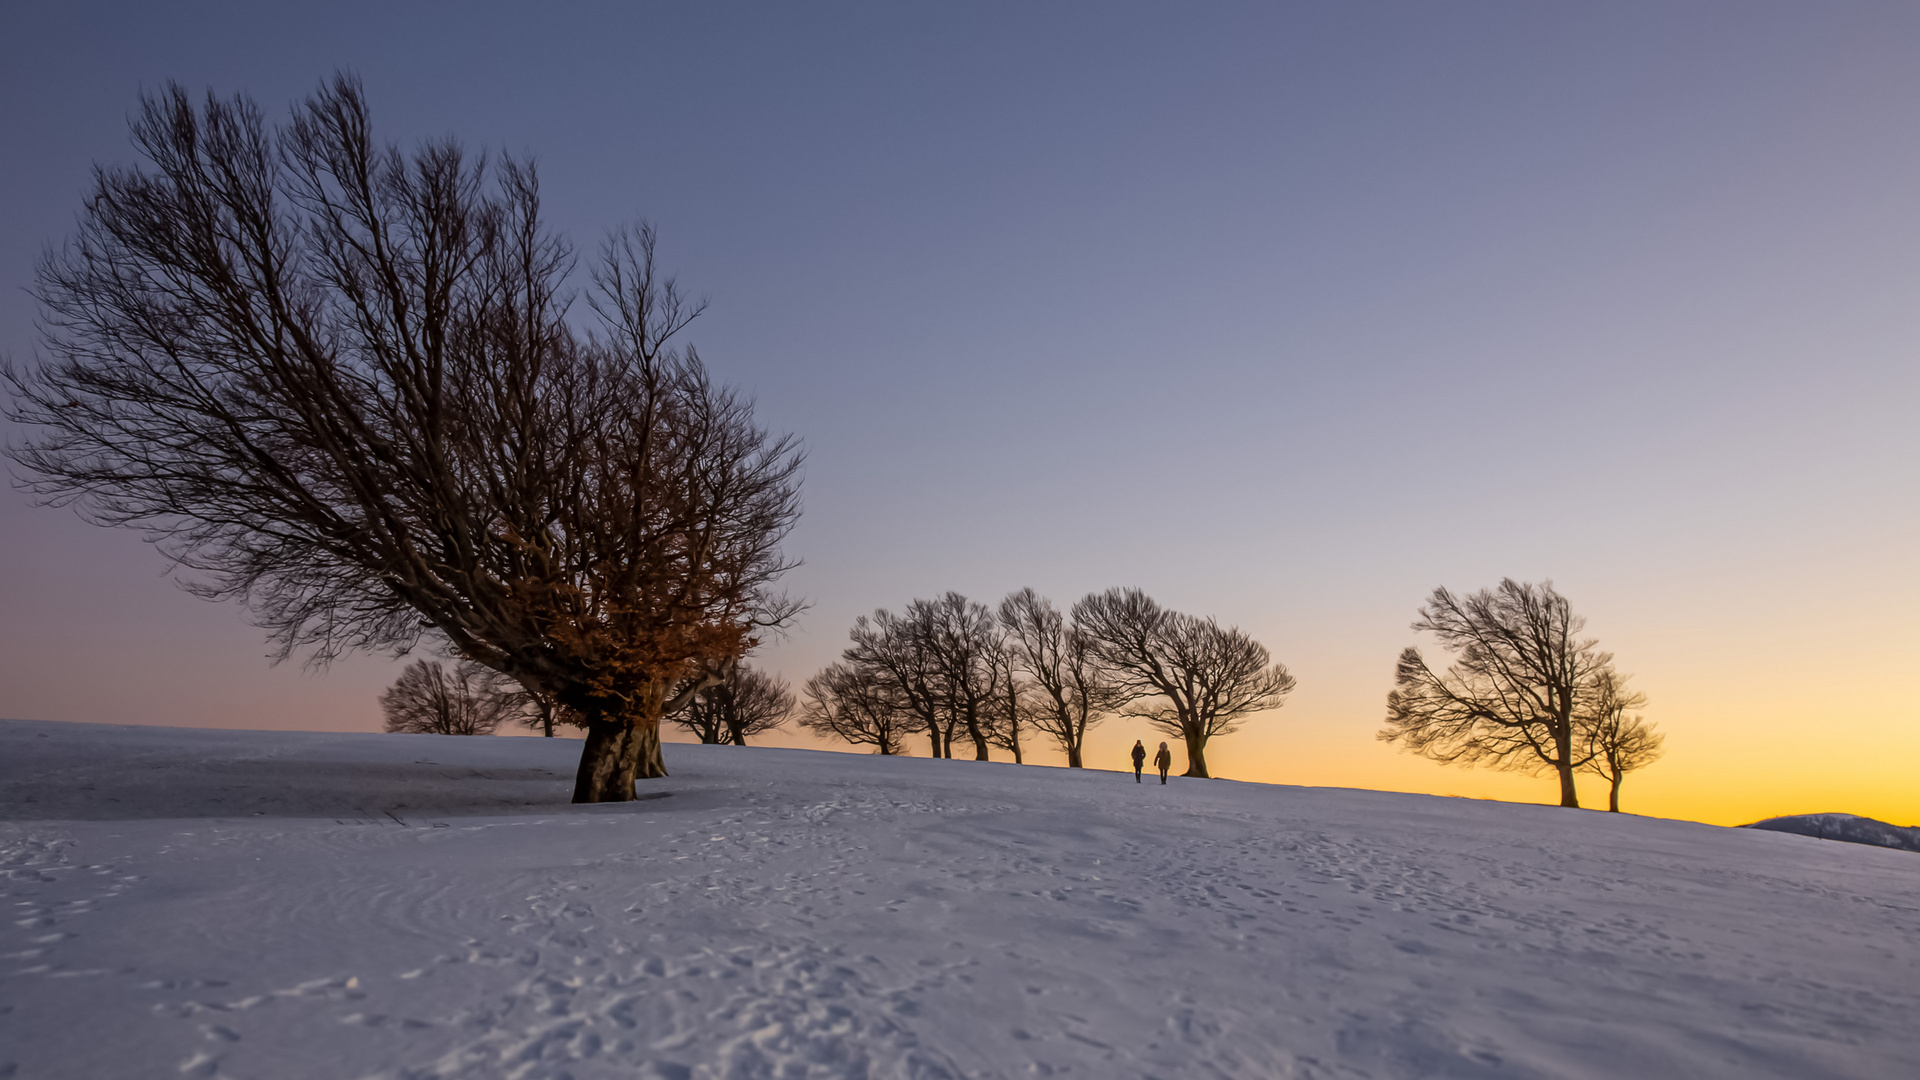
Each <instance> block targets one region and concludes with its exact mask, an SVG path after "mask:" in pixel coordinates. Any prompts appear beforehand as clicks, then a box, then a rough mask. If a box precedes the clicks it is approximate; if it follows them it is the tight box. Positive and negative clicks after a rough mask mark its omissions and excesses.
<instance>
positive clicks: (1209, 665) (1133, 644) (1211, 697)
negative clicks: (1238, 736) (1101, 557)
mask: <svg viewBox="0 0 1920 1080" xmlns="http://www.w3.org/2000/svg"><path fill="white" fill-rule="evenodd" d="M1072 618H1073V622H1074V624H1075V625H1076V626H1078V627H1080V628H1081V629H1082V631H1083V632H1084V633H1085V634H1086V635H1087V637H1088V639H1089V641H1090V642H1091V647H1092V652H1093V654H1094V656H1095V658H1096V659H1097V660H1098V661H1099V662H1100V664H1101V665H1102V666H1103V667H1105V668H1106V669H1107V672H1108V673H1109V676H1110V678H1111V680H1112V686H1113V687H1114V691H1115V692H1116V693H1117V694H1118V695H1119V696H1120V697H1121V698H1122V699H1123V700H1125V701H1128V702H1130V704H1129V705H1128V706H1127V707H1126V710H1125V711H1126V714H1127V715H1129V716H1138V717H1141V718H1143V719H1145V720H1146V721H1147V722H1148V723H1150V724H1152V725H1153V726H1154V727H1155V728H1157V729H1159V730H1161V731H1164V732H1166V733H1167V734H1169V735H1172V736H1174V737H1176V738H1179V739H1181V740H1182V741H1184V742H1185V743H1186V747H1187V771H1186V772H1185V773H1183V774H1182V775H1185V776H1197V777H1206V776H1208V775H1210V774H1209V773H1208V772H1207V754H1206V751H1207V742H1208V740H1210V739H1212V738H1214V737H1215V736H1218V735H1228V734H1231V733H1233V732H1234V731H1237V730H1239V728H1240V725H1241V724H1242V723H1243V722H1244V721H1245V719H1246V718H1247V717H1248V716H1250V715H1252V714H1253V713H1257V712H1264V711H1266V710H1268V709H1277V708H1279V707H1280V706H1281V705H1282V704H1283V703H1284V700H1285V698H1286V695H1287V694H1288V693H1290V692H1292V690H1293V687H1294V678H1293V676H1292V675H1290V674H1288V672H1287V669H1286V666H1285V665H1284V664H1278V663H1271V657H1270V656H1269V654H1268V653H1267V650H1266V647H1265V646H1264V645H1261V644H1260V643H1259V642H1257V641H1255V640H1253V638H1251V637H1249V636H1248V635H1247V634H1245V633H1243V632H1242V631H1241V630H1240V629H1239V628H1238V627H1222V626H1220V625H1219V624H1218V623H1216V622H1214V621H1213V620H1212V619H1202V618H1199V617H1197V616H1193V615H1185V614H1182V613H1180V612H1177V611H1167V610H1165V609H1163V608H1161V607H1160V605H1158V604H1156V603H1154V602H1153V600H1152V599H1151V598H1150V597H1148V596H1147V595H1146V594H1145V593H1143V592H1141V591H1140V590H1139V589H1108V590H1107V591H1106V592H1104V593H1093V594H1090V595H1088V596H1087V597H1085V598H1084V599H1082V600H1081V601H1080V602H1079V603H1077V604H1075V605H1074V606H1073V615H1072Z"/></svg>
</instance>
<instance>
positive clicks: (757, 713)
mask: <svg viewBox="0 0 1920 1080" xmlns="http://www.w3.org/2000/svg"><path fill="white" fill-rule="evenodd" d="M793 704H794V702H793V691H792V690H790V689H788V688H787V684H786V681H785V680H784V679H781V678H780V677H778V676H776V675H769V674H767V673H766V672H764V671H761V670H759V669H758V668H753V667H748V666H747V665H745V664H735V665H733V666H732V667H731V668H730V669H729V670H728V672H727V673H726V675H725V677H723V678H722V679H720V681H718V682H715V683H713V684H711V685H709V686H706V687H703V688H701V689H699V690H698V691H696V692H695V693H694V694H693V696H691V697H689V698H687V701H686V704H684V705H682V706H681V707H680V708H679V709H678V710H677V711H675V712H674V713H672V714H671V716H670V717H669V718H670V719H671V720H673V722H674V723H676V724H679V725H680V726H681V727H683V728H685V729H687V730H688V731H690V732H692V733H693V734H695V735H697V736H699V738H700V741H701V742H703V743H712V744H728V745H732V746H745V745H747V736H749V735H760V734H763V733H765V732H768V731H772V730H774V729H775V728H778V727H780V726H781V725H782V724H785V723H786V722H787V717H788V716H789V715H790V714H792V712H793Z"/></svg>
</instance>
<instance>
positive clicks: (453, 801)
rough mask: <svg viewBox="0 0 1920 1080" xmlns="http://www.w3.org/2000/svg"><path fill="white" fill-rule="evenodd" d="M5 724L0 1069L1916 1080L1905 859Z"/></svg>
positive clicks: (974, 773)
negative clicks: (611, 771)
mask: <svg viewBox="0 0 1920 1080" xmlns="http://www.w3.org/2000/svg"><path fill="white" fill-rule="evenodd" d="M577 750H578V744H575V743H570V742H565V741H551V740H542V739H457V738H436V737H430V736H385V735H317V734H304V735H294V734H278V733H254V732H211V731H188V730H164V729H153V728H109V727H91V726H83V725H59V724H39V723H21V722H0V887H3V888H4V891H5V893H6V898H5V902H6V904H7V905H8V910H9V911H11V912H12V914H11V915H10V917H9V918H8V920H7V921H6V922H5V923H4V924H0V954H3V956H4V958H3V959H0V1076H9V1077H17V1078H41V1077H96V1078H110V1077H147V1076H167V1075H186V1076H232V1077H257V1078H299V1077H343V1078H355V1077H383V1078H395V1080H399V1078H429V1077H525V1078H534V1077H572V1078H576V1080H588V1078H597V1077H656V1078H657V1077H676V1078H717V1077H741V1078H747V1077H769V1078H771V1077H781V1078H789V1077H792V1078H798V1077H821V1078H824V1077H869V1078H884V1077H920V1078H948V1077H963V1076H964V1077H1014V1076H1033V1075H1042V1076H1045V1075H1052V1076H1079V1077H1088V1078H1115V1077H1168V1078H1173V1077H1209V1076H1211V1077H1288V1076H1290V1077H1326V1078H1332V1077H1409V1078H1411V1077H1486V1078H1509V1077H1512V1078H1519V1077H1556V1078H1569V1077H1622V1076H1630V1077H1634V1078H1636V1080H1654V1078H1665V1077H1673V1078H1699V1077H1740V1078H1752V1077H1794V1078H1807V1077H1859V1078H1876V1080H1878V1078H1886V1077H1901V1076H1920V1033H1916V1028H1915V1025H1914V1024H1913V1023H1912V1016H1913V1015H1914V1011H1915V1007H1916V1006H1917V1005H1920V979H1917V978H1916V974H1920V968H1917V967H1916V962H1917V961H1920V862H1916V861H1915V860H1914V859H1913V857H1912V856H1911V855H1909V854H1906V853H1903V852H1895V851H1881V850H1876V849H1872V848H1865V847H1855V846H1849V845H1838V844H1826V843H1821V842H1819V841H1816V840H1811V839H1808V838H1805V837H1800V836H1792V835H1784V834H1779V833H1769V832H1760V831H1754V830H1742V829H1721V828H1714V827H1710V826H1704V825H1696V824H1689V823H1684V822H1672V821H1659V820H1649V819H1638V818H1632V817H1622V816H1616V815H1607V814H1600V813H1591V812H1580V811H1565V810H1560V809H1557V808H1553V807H1544V806H1516V805H1507V804H1497V803H1483V802H1472V801H1463V800H1449V799H1437V798H1430V797H1425V796H1410V795H1393V794H1384V793H1377V792H1361V791H1345V790H1332V789H1306V788H1286V787H1272V786H1263V785H1252V784H1238V783H1232V782H1226V781H1182V780H1179V779H1176V780H1175V781H1174V782H1173V783H1172V784H1170V785H1168V786H1167V787H1164V788H1163V787H1161V786H1159V785H1158V784H1155V783H1153V782H1151V779H1150V780H1149V783H1147V784H1144V785H1135V784H1134V783H1133V780H1132V777H1131V776H1129V775H1123V774H1116V773H1109V772H1083V773H1071V772H1068V771H1065V770H1056V769H1038V768H1022V767H1018V766H1012V765H999V764H979V763H974V762H940V761H928V760H924V759H906V760H901V759H891V760H889V759H878V758H872V757H865V756H856V755H848V754H830V753H820V752H810V751H800V750H760V749H737V748H728V747H686V746H670V747H668V748H667V752H668V758H667V760H668V765H669V767H670V768H671V769H672V770H673V772H674V775H673V776H672V777H671V778H670V779H667V780H664V781H657V782H650V783H648V784H647V786H646V790H647V791H648V793H649V794H654V795H657V796H658V797H656V798H651V799H648V800H646V801H643V802H638V803H633V804H626V805H620V806H608V807H590V808H580V809H575V808H570V807H567V806H565V805H564V802H563V800H564V799H565V798H566V793H567V788H568V776H569V775H570V771H571V768H572V765H573V763H574V755H575V753H577Z"/></svg>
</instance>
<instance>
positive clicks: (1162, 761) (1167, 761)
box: [1153, 743, 1173, 784]
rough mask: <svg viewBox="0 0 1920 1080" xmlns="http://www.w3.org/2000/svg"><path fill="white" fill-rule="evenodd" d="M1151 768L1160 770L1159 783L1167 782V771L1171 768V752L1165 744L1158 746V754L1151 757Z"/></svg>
mask: <svg viewBox="0 0 1920 1080" xmlns="http://www.w3.org/2000/svg"><path fill="white" fill-rule="evenodd" d="M1153 767H1154V768H1156V769H1159V770H1160V782H1161V783H1163V784H1164V783H1166V782H1167V770H1168V769H1171V768H1173V751H1171V750H1169V749H1167V744H1166V743H1161V744H1160V752H1159V753H1157V754H1155V755H1153Z"/></svg>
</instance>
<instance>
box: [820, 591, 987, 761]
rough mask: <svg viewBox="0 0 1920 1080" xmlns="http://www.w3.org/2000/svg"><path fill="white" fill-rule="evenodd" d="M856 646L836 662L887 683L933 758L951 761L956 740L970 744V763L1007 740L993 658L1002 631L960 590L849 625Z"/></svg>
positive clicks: (864, 617)
mask: <svg viewBox="0 0 1920 1080" xmlns="http://www.w3.org/2000/svg"><path fill="white" fill-rule="evenodd" d="M849 636H850V637H851V638H852V639H853V644H852V645H851V646H850V647H848V649H847V650H846V651H845V652H844V653H843V654H842V657H841V659H842V660H843V661H844V662H845V663H848V664H851V665H854V666H855V667H858V668H860V669H862V670H863V671H864V672H866V673H867V674H868V675H869V676H870V677H872V678H877V679H882V680H884V681H886V682H887V683H888V684H889V687H890V693H891V694H892V695H893V696H894V697H895V698H896V699H897V700H899V701H900V702H902V703H903V705H904V707H905V708H906V709H907V711H908V714H909V715H910V716H912V717H913V722H914V727H915V728H916V729H917V730H919V731H921V732H924V733H925V734H926V735H927V736H928V738H929V741H930V742H931V744H932V748H933V756H934V757H946V758H950V757H952V756H953V744H954V741H955V740H956V739H959V738H962V737H964V738H966V739H967V740H968V741H970V742H972V743H973V749H974V759H975V760H977V761H985V760H987V756H988V750H989V748H990V747H992V746H993V745H995V744H996V743H997V742H1004V741H1005V739H1006V736H1005V735H1004V734H1001V733H998V732H997V731H996V725H997V723H998V721H999V718H1000V717H1001V716H1002V715H1003V713H1004V703H1001V706H1002V707H1000V708H996V701H997V700H998V699H999V698H1001V696H1002V694H1001V690H1002V688H1001V685H1000V681H1001V677H1002V674H1003V668H1004V665H1003V664H1000V663H998V662H997V661H996V657H997V655H998V650H1000V649H1001V647H1002V646H1001V642H1000V629H999V625H998V623H997V622H996V621H995V619H994V617H993V613H992V612H991V611H989V610H987V608H986V607H985V605H982V604H978V603H975V602H973V601H971V600H968V599H967V598H966V597H964V596H962V595H960V594H959V593H957V592H949V593H947V594H945V595H943V596H941V597H939V598H938V599H934V600H914V601H913V602H912V603H909V604H908V605H907V606H906V608H905V610H904V611H903V612H902V613H901V614H899V615H895V614H894V613H893V612H891V611H887V610H885V609H884V608H883V609H881V610H879V611H875V612H874V613H873V615H872V617H871V618H869V617H867V616H861V617H860V618H858V619H856V620H854V625H853V630H852V631H851V632H850V634H849Z"/></svg>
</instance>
